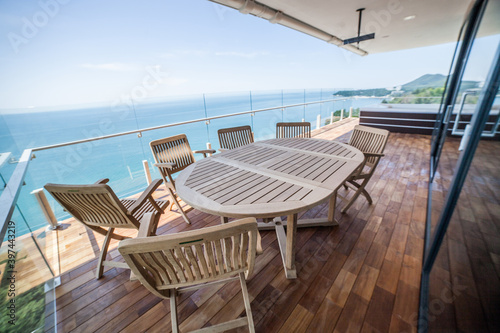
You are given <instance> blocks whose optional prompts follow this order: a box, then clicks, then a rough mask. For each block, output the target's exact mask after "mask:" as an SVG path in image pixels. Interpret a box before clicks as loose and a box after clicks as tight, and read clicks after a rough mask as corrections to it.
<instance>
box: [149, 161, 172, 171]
mask: <svg viewBox="0 0 500 333" xmlns="http://www.w3.org/2000/svg"><path fill="white" fill-rule="evenodd" d="M153 165H154V166H155V167H157V168H168V169H172V168H175V166H176V165H177V164H175V163H168V162H165V163H155V164H153Z"/></svg>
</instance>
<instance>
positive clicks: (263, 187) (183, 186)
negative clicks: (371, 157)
mask: <svg viewBox="0 0 500 333" xmlns="http://www.w3.org/2000/svg"><path fill="white" fill-rule="evenodd" d="M362 161H363V153H362V152H360V151H359V150H357V149H356V148H354V147H351V146H349V145H346V144H343V143H339V142H335V141H328V140H321V139H309V138H293V139H271V140H265V141H259V142H255V143H252V144H249V145H246V146H243V147H239V148H237V149H233V150H229V151H225V152H223V153H220V154H216V155H214V156H212V157H209V158H206V159H203V160H200V161H197V162H196V163H194V164H193V165H191V166H189V167H188V168H186V169H185V170H184V171H182V172H181V173H180V174H179V176H178V177H177V179H176V189H177V193H178V195H179V196H180V197H181V198H182V199H183V200H184V201H185V202H186V203H188V204H189V205H191V206H192V207H194V208H196V209H199V210H201V211H204V212H207V213H210V214H215V215H220V216H226V217H245V216H254V217H275V216H279V215H287V214H293V213H297V212H300V211H303V210H306V209H309V208H310V207H312V206H315V205H317V204H318V203H320V202H322V201H324V200H326V199H327V198H328V197H330V196H331V195H332V194H333V192H334V190H335V189H336V188H337V187H339V186H340V185H341V184H342V183H343V181H344V180H345V179H346V178H347V177H348V176H349V175H350V174H351V173H352V172H353V171H354V170H355V169H356V168H357V167H358V166H359V165H360V164H361V162H362Z"/></svg>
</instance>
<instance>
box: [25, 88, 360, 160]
mask: <svg viewBox="0 0 500 333" xmlns="http://www.w3.org/2000/svg"><path fill="white" fill-rule="evenodd" d="M352 98H353V97H345V98H336V99H328V100H324V101H316V102H308V103H299V104H290V105H282V106H275V107H272V108H265V109H258V110H251V111H243V112H236V113H229V114H224V115H220V116H213V117H206V118H199V119H193V120H186V121H181V122H177V123H171V124H165V125H159V126H153V127H146V128H141V129H138V130H133V131H126V132H120V133H115V134H109V135H102V136H96V137H95V138H88V139H83V140H75V141H68V142H63V143H58V144H55V145H48V146H42V147H36V148H32V150H33V152H35V151H40V150H47V149H52V148H59V147H64V146H70V145H76V144H79V143H85V142H91V141H97V140H104V139H109V138H114V137H117V136H123V135H130V134H135V133H142V132H147V131H153V130H157V129H161V128H167V127H174V126H180V125H186V124H192V123H198V122H202V121H205V122H207V121H210V120H213V119H220V118H227V117H234V116H240V115H244V114H253V113H257V112H264V111H271V110H280V109H287V108H293V107H297V106H306V105H311V104H322V103H328V102H339V101H346V100H348V99H352ZM356 98H359V97H356Z"/></svg>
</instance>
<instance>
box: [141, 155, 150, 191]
mask: <svg viewBox="0 0 500 333" xmlns="http://www.w3.org/2000/svg"><path fill="white" fill-rule="evenodd" d="M142 166H143V167H144V173H145V174H146V181H147V182H148V185H149V184H151V172H150V171H149V164H148V160H143V161H142Z"/></svg>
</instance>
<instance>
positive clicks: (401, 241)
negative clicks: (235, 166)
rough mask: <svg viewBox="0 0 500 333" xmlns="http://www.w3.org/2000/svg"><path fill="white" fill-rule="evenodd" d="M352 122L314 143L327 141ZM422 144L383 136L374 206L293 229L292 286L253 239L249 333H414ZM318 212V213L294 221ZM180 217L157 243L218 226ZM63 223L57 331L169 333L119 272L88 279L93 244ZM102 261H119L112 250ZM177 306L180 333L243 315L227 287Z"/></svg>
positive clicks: (158, 313) (206, 219)
mask: <svg viewBox="0 0 500 333" xmlns="http://www.w3.org/2000/svg"><path fill="white" fill-rule="evenodd" d="M356 122H357V120H348V121H345V123H344V125H343V126H340V127H338V126H337V127H329V128H323V129H321V130H319V131H316V132H315V133H314V135H315V137H320V138H326V139H333V138H336V137H337V136H338V135H341V134H344V133H346V132H348V131H350V130H351V129H352V127H353V126H354V124H356ZM332 126H334V125H332ZM347 139H348V135H343V136H342V137H341V138H340V140H341V141H344V142H345V141H347ZM429 143H430V137H428V136H419V135H410V134H391V136H390V138H389V142H388V145H387V148H386V157H384V158H383V159H382V160H381V163H380V165H379V167H378V169H377V171H376V173H375V176H374V177H373V178H372V181H371V183H370V184H369V185H368V191H369V192H370V194H371V195H372V197H373V199H374V204H373V205H368V204H367V202H366V200H364V198H360V199H358V201H357V202H356V203H355V204H354V205H353V207H352V208H351V209H350V210H349V211H348V213H347V214H345V215H341V214H340V213H339V212H337V214H336V217H337V219H339V220H340V226H339V227H334V228H332V227H318V228H307V229H299V230H298V232H297V249H296V250H297V254H296V262H297V273H298V278H297V279H296V280H287V279H286V278H285V275H284V273H283V267H282V263H281V257H280V254H279V250H278V244H277V240H276V235H275V233H274V232H272V231H267V232H262V233H261V235H262V241H263V247H264V253H263V254H262V255H261V256H259V257H258V258H257V261H256V267H255V272H254V275H253V276H252V277H251V279H250V280H249V281H248V290H249V294H250V297H251V300H252V304H251V306H252V312H253V316H254V320H255V324H256V330H257V331H258V332H289V331H293V332H358V331H363V332H388V331H392V332H402V331H406V332H413V331H416V315H417V308H418V292H419V280H420V268H421V258H422V248H423V235H424V221H425V207H426V195H427V179H428V164H429V161H428V155H429ZM158 193H159V195H160V196H161V195H162V194H163V193H165V192H162V191H158ZM326 213H327V207H326V204H323V205H320V206H318V207H316V208H314V209H312V210H310V211H307V212H305V213H304V214H303V215H304V216H307V217H319V216H326ZM188 215H189V216H190V218H191V220H192V222H193V224H192V225H191V226H188V225H187V224H186V223H185V222H184V221H183V219H182V217H181V216H180V215H179V214H178V213H177V212H176V211H175V210H174V211H173V212H169V213H167V214H164V215H163V217H162V220H161V222H160V227H159V229H158V234H168V233H174V232H180V231H185V230H191V229H196V228H202V227H205V226H209V225H217V224H219V217H216V216H211V215H208V214H205V213H201V212H199V211H196V210H192V211H190V212H189V213H188ZM65 224H66V226H65V229H64V230H61V231H59V232H58V233H59V235H58V236H59V248H60V252H61V270H62V272H63V273H62V275H61V280H62V285H61V286H59V287H58V288H57V289H56V294H57V299H56V305H57V325H58V331H59V332H70V331H73V332H120V331H122V332H146V331H147V332H168V331H170V330H171V326H170V309H169V308H170V306H169V303H168V300H161V299H159V298H157V297H155V296H153V295H152V294H150V293H149V292H148V291H147V290H146V289H145V288H144V287H143V286H141V284H140V283H138V282H131V281H129V280H128V276H129V275H128V271H126V270H124V269H119V268H109V269H107V270H106V271H105V273H104V277H103V278H102V279H100V280H95V277H94V274H95V265H96V260H97V259H96V258H97V255H98V253H99V248H100V246H101V242H102V237H101V236H99V235H97V234H93V233H92V232H89V231H88V230H86V229H85V228H84V227H82V226H80V225H79V224H77V223H75V222H71V221H68V222H67V223H65ZM116 245H117V243H116V242H115V243H112V245H111V247H116ZM109 257H111V258H115V260H122V259H121V257H120V256H119V255H118V252H117V251H116V250H112V251H110V254H109ZM179 307H180V310H179V313H180V322H181V331H183V330H184V331H186V330H191V329H196V328H200V327H203V326H210V325H212V324H216V323H219V322H221V321H225V320H228V319H234V318H237V317H238V316H240V315H242V314H243V312H244V308H243V303H242V297H241V293H239V292H238V285H237V284H236V283H230V284H227V285H225V286H223V287H220V286H216V287H208V288H205V289H201V290H199V291H197V292H194V293H187V294H184V295H183V296H182V298H181V300H180V302H179ZM50 322H51V321H50V320H47V323H48V326H47V328H50ZM242 331H245V330H242Z"/></svg>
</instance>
